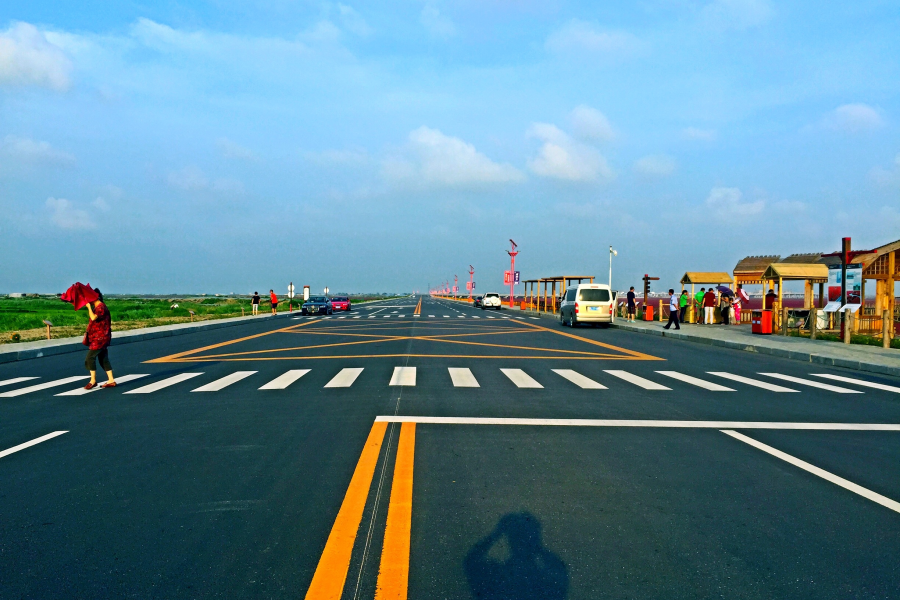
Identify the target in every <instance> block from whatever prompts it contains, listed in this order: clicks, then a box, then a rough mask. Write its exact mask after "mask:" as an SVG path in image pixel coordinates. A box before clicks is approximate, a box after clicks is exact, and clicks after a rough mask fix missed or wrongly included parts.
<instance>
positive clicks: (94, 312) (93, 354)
mask: <svg viewBox="0 0 900 600" xmlns="http://www.w3.org/2000/svg"><path fill="white" fill-rule="evenodd" d="M94 291H95V292H97V296H98V298H97V300H94V301H93V302H89V303H87V304H85V306H86V307H87V310H88V317H89V318H90V322H89V323H88V326H87V332H86V333H85V334H84V345H85V346H87V347H88V353H87V358H85V359H84V366H85V368H86V369H87V370H88V372H90V374H91V380H90V381H89V382H88V384H87V385H85V386H84V389H86V390H90V389H93V388H95V387H96V386H97V359H99V360H100V366H101V367H103V370H104V371H106V376H107V378H108V381H107V382H106V383H104V384H103V385H101V386H100V387H104V388H110V387H116V379H115V378H114V377H113V372H112V365H111V364H110V362H109V351H108V350H107V348H109V343H110V341H111V340H112V319H111V318H110V316H109V309H108V308H107V307H106V304H104V303H103V294H101V293H100V290H94Z"/></svg>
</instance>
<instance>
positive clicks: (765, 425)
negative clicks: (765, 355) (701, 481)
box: [375, 415, 900, 431]
mask: <svg viewBox="0 0 900 600" xmlns="http://www.w3.org/2000/svg"><path fill="white" fill-rule="evenodd" d="M375 421H376V422H379V423H427V424H433V425H529V426H530V425H546V426H552V427H650V428H663V429H778V430H790V431H794V430H796V431H800V430H803V431H900V423H790V422H780V421H654V420H637V419H521V418H504V417H404V416H396V415H381V416H378V417H375Z"/></svg>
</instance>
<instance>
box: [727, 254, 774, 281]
mask: <svg viewBox="0 0 900 600" xmlns="http://www.w3.org/2000/svg"><path fill="white" fill-rule="evenodd" d="M780 259H781V257H780V256H778V255H770V256H747V257H745V258H742V259H741V260H740V261H739V262H738V264H737V265H735V267H734V283H735V285H737V286H738V287H740V286H742V285H761V284H762V275H763V273H765V272H766V269H768V268H769V265H771V264H772V263H774V262H778V261H779V260H780Z"/></svg>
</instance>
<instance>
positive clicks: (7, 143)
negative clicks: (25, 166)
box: [0, 135, 75, 165]
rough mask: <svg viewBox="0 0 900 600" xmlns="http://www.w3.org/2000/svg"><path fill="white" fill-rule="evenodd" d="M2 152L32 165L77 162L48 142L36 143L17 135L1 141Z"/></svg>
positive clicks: (0, 150) (70, 155)
mask: <svg viewBox="0 0 900 600" xmlns="http://www.w3.org/2000/svg"><path fill="white" fill-rule="evenodd" d="M0 152H2V153H3V154H5V155H7V156H9V157H11V158H14V159H17V160H21V161H25V162H31V163H40V164H57V165H69V164H72V163H74V162H75V157H74V156H73V155H72V154H70V153H68V152H63V151H61V150H57V149H55V148H54V147H53V146H51V145H50V144H49V143H48V142H36V141H34V140H32V139H29V138H23V137H18V136H15V135H7V136H6V137H4V138H3V139H2V140H0Z"/></svg>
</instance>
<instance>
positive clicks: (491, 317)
mask: <svg viewBox="0 0 900 600" xmlns="http://www.w3.org/2000/svg"><path fill="white" fill-rule="evenodd" d="M496 318H497V317H488V319H496Z"/></svg>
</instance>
